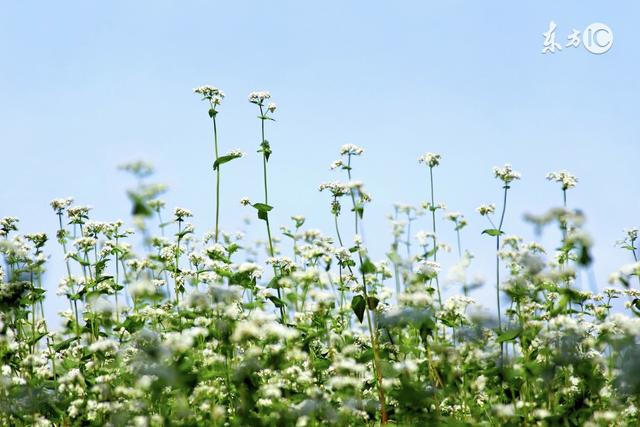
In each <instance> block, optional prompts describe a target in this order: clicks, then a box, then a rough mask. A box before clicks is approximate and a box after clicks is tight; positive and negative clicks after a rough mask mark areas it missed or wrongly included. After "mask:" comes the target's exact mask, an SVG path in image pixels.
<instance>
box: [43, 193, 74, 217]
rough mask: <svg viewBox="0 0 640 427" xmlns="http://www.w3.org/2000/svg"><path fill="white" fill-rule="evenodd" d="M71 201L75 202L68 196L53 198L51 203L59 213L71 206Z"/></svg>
mask: <svg viewBox="0 0 640 427" xmlns="http://www.w3.org/2000/svg"><path fill="white" fill-rule="evenodd" d="M71 203H73V199H72V198H71V197H67V198H64V199H53V200H52V201H51V203H49V204H50V205H51V207H52V208H53V210H54V211H55V212H56V213H57V214H62V211H64V210H65V209H66V208H68V207H69V206H71Z"/></svg>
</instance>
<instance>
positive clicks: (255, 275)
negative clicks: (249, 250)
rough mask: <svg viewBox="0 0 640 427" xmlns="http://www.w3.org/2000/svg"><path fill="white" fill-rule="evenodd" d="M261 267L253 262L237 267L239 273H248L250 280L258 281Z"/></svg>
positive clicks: (260, 275)
mask: <svg viewBox="0 0 640 427" xmlns="http://www.w3.org/2000/svg"><path fill="white" fill-rule="evenodd" d="M262 271H263V270H262V267H260V266H259V265H258V264H256V263H253V262H243V263H242V264H240V265H239V266H238V272H239V273H249V275H250V276H251V278H252V279H259V278H261V277H262Z"/></svg>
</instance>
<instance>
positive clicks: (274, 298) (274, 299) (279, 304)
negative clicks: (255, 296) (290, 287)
mask: <svg viewBox="0 0 640 427" xmlns="http://www.w3.org/2000/svg"><path fill="white" fill-rule="evenodd" d="M267 299H269V300H271V302H272V303H273V305H275V306H276V307H278V308H282V307H285V306H286V305H287V304H286V303H285V302H284V301H282V300H281V299H280V298H278V297H277V296H275V295H269V296H268V297H267Z"/></svg>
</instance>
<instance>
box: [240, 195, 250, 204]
mask: <svg viewBox="0 0 640 427" xmlns="http://www.w3.org/2000/svg"><path fill="white" fill-rule="evenodd" d="M240 204H241V205H242V206H248V205H250V204H251V200H250V199H249V198H248V197H243V198H242V199H240Z"/></svg>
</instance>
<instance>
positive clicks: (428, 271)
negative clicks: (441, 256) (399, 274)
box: [415, 261, 440, 280]
mask: <svg viewBox="0 0 640 427" xmlns="http://www.w3.org/2000/svg"><path fill="white" fill-rule="evenodd" d="M415 271H416V274H419V275H421V276H423V277H424V278H425V279H426V280H430V279H433V278H434V277H436V276H437V275H438V273H439V272H440V264H438V263H437V262H434V261H420V262H419V263H418V264H417V266H416V269H415Z"/></svg>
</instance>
